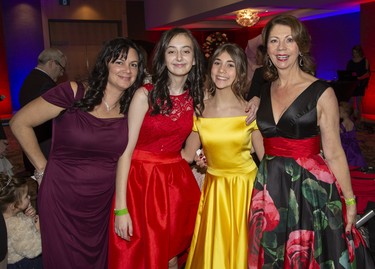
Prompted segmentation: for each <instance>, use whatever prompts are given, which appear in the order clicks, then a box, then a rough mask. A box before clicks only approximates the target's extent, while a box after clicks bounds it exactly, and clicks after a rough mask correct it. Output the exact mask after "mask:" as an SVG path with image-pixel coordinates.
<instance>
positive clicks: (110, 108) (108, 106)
mask: <svg viewBox="0 0 375 269" xmlns="http://www.w3.org/2000/svg"><path fill="white" fill-rule="evenodd" d="M103 103H104V105H105V108H106V110H107V111H111V110H112V109H114V108H115V107H116V106H117V103H115V104H114V105H112V106H110V105H108V103H107V102H106V101H104V100H103Z"/></svg>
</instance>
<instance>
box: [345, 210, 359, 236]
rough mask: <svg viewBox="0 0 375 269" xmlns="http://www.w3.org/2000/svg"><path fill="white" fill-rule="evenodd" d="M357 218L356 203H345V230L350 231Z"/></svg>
mask: <svg viewBox="0 0 375 269" xmlns="http://www.w3.org/2000/svg"><path fill="white" fill-rule="evenodd" d="M356 218H357V205H356V204H354V205H346V219H347V223H346V226H345V232H350V231H351V230H352V227H353V225H355V222H356Z"/></svg>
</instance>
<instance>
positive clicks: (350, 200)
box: [345, 195, 357, 206]
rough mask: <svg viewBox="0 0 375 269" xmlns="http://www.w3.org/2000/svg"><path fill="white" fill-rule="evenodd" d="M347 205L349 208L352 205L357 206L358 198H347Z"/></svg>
mask: <svg viewBox="0 0 375 269" xmlns="http://www.w3.org/2000/svg"><path fill="white" fill-rule="evenodd" d="M345 204H346V205H347V206H348V205H349V206H350V205H356V204H357V201H356V197H355V196H354V195H353V197H351V198H345Z"/></svg>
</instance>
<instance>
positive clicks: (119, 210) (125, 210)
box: [115, 208, 129, 216]
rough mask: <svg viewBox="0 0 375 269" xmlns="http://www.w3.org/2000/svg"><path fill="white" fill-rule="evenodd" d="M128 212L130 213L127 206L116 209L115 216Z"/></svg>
mask: <svg viewBox="0 0 375 269" xmlns="http://www.w3.org/2000/svg"><path fill="white" fill-rule="evenodd" d="M126 214H129V211H128V209H127V208H123V209H115V216H124V215H126Z"/></svg>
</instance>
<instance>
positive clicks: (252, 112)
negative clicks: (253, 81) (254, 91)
mask: <svg viewBox="0 0 375 269" xmlns="http://www.w3.org/2000/svg"><path fill="white" fill-rule="evenodd" d="M259 102H260V99H259V97H257V96H254V97H253V98H251V100H250V101H249V102H248V103H247V105H246V109H245V112H247V118H246V124H247V125H249V124H250V123H252V122H253V121H254V120H255V117H256V114H257V111H258V108H259Z"/></svg>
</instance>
